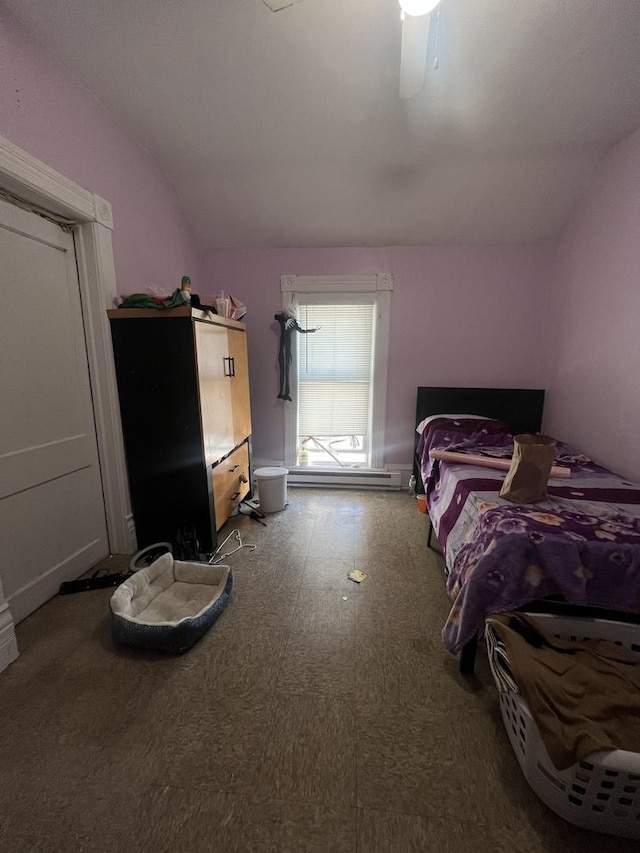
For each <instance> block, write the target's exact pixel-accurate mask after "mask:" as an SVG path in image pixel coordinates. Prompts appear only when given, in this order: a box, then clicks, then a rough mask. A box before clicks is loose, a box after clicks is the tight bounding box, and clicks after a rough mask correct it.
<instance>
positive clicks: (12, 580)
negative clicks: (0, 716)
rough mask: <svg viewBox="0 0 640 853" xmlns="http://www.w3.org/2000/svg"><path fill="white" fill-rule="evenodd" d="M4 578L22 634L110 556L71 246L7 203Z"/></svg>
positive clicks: (2, 218)
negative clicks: (66, 584) (62, 589)
mask: <svg viewBox="0 0 640 853" xmlns="http://www.w3.org/2000/svg"><path fill="white" fill-rule="evenodd" d="M0 294H1V295H2V303H1V307H0V390H1V393H2V396H1V398H0V399H1V403H0V577H1V578H2V585H3V587H4V594H5V597H6V599H7V601H8V602H9V606H10V608H11V612H12V614H13V617H14V620H15V621H16V622H18V621H20V620H21V619H23V618H24V617H25V616H27V615H28V614H29V613H31V612H32V611H33V610H35V609H36V608H37V607H39V606H40V605H41V604H43V603H44V602H45V601H46V600H47V599H49V598H51V597H52V596H53V595H55V593H56V592H57V590H58V587H59V585H60V583H61V581H63V580H70V579H72V578H75V577H78V576H79V575H80V574H82V573H83V572H85V571H86V570H87V569H89V568H91V566H93V565H95V563H96V562H98V561H99V560H100V559H102V558H103V557H105V556H106V555H107V554H108V550H109V548H108V541H107V531H106V522H105V513H104V499H103V494H102V481H101V477H100V467H99V463H98V450H97V444H96V433H95V424H94V418H93V409H92V404H91V388H90V384H89V370H88V364H87V352H86V344H85V337H84V328H83V322H82V311H81V305H80V292H79V287H78V278H77V269H76V258H75V251H74V245H73V238H72V237H71V235H70V234H68V233H65V232H64V231H62V229H61V228H59V227H58V226H57V225H55V224H53V223H52V222H48V221H47V220H45V219H42V217H39V216H37V215H35V214H33V213H29V212H27V211H24V210H21V209H19V208H17V207H14V206H13V205H10V204H7V203H5V202H2V201H0Z"/></svg>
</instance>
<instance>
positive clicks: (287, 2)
mask: <svg viewBox="0 0 640 853" xmlns="http://www.w3.org/2000/svg"><path fill="white" fill-rule="evenodd" d="M262 2H263V3H264V5H265V6H268V7H269V9H271V11H272V12H279V11H280V10H281V9H286V8H287V7H289V6H293V4H294V3H301V2H302V0H262Z"/></svg>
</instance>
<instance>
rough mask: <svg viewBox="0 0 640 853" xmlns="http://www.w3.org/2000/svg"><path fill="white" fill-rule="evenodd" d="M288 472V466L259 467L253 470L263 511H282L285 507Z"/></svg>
mask: <svg viewBox="0 0 640 853" xmlns="http://www.w3.org/2000/svg"><path fill="white" fill-rule="evenodd" d="M288 473H289V470H288V468H257V469H256V470H255V471H254V472H253V475H254V477H255V478H256V483H257V485H258V501H259V504H260V511H261V512H280V510H283V509H284V508H285V505H286V503H287V474H288Z"/></svg>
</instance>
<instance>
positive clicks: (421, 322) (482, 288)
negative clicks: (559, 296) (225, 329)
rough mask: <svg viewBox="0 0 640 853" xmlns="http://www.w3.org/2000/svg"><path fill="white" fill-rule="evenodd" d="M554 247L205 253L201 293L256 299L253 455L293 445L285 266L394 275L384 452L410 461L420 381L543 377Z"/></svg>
mask: <svg viewBox="0 0 640 853" xmlns="http://www.w3.org/2000/svg"><path fill="white" fill-rule="evenodd" d="M550 255H551V246H550V245H549V244H536V245H523V246H440V247H408V248H407V247H395V248H379V249H375V248H370V249H367V248H357V249H348V248H336V249H255V250H250V249H247V250H240V249H224V250H212V251H208V252H205V253H203V256H202V270H203V274H202V281H203V288H202V290H203V292H209V293H215V292H216V291H217V290H220V289H224V290H228V291H230V292H231V293H233V294H234V295H237V296H239V297H240V298H241V299H242V301H243V302H245V303H246V305H247V306H248V313H247V316H246V322H247V326H248V332H249V358H250V370H251V401H252V408H253V431H254V439H253V442H254V443H253V448H254V456H255V457H256V458H257V459H259V460H270V461H277V460H282V458H283V454H284V449H283V430H284V427H283V408H282V407H283V406H284V405H286V404H285V403H283V402H281V401H279V400H276V394H277V371H276V356H277V343H278V334H277V328H276V324H275V323H274V322H273V315H274V313H275V312H276V311H278V310H280V307H281V294H280V276H281V275H283V274H288V273H291V274H296V275H337V274H346V275H353V274H356V273H376V272H391V273H393V276H394V292H393V296H392V309H391V342H390V347H391V351H390V362H389V393H388V402H387V424H386V426H387V449H386V454H385V456H386V462H387V463H388V464H399V465H402V464H404V465H409V464H410V463H411V459H412V453H413V426H414V416H415V397H416V388H417V386H418V385H461V386H464V385H471V386H473V385H487V386H493V387H498V386H505V387H510V386H511V387H516V386H517V387H540V386H541V384H542V381H543V374H542V367H543V365H542V359H543V350H542V347H541V338H542V335H543V328H544V317H545V311H546V304H545V297H544V292H545V289H546V283H547V281H546V280H547V272H548V264H549V259H550Z"/></svg>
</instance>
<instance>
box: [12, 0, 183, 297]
mask: <svg viewBox="0 0 640 853" xmlns="http://www.w3.org/2000/svg"><path fill="white" fill-rule="evenodd" d="M0 134H2V136H4V137H6V138H7V139H9V140H10V141H11V142H13V143H14V144H15V145H18V146H20V147H21V148H23V149H24V150H25V151H27V152H29V153H30V154H32V155H33V156H35V157H37V158H39V159H40V160H42V161H43V162H45V163H46V164H47V165H49V166H52V167H53V168H54V169H57V170H58V171H59V172H61V173H62V174H63V175H65V176H66V177H68V178H71V179H72V180H74V181H76V183H78V184H80V185H81V186H83V187H84V188H85V189H88V190H92V191H93V192H96V193H98V194H99V195H101V196H103V197H104V198H106V199H108V200H109V201H110V202H111V204H112V207H113V217H114V225H115V230H114V234H113V245H114V256H115V264H116V273H117V276H118V284H119V288H120V290H121V291H127V290H129V291H130V290H131V289H132V288H135V289H136V290H143V289H145V288H147V287H150V286H154V285H160V286H169V287H175V286H177V285H176V283H178V285H179V282H180V277H181V276H182V275H184V274H190V275H191V276H192V277H193V278H194V284H195V283H196V282H197V276H198V259H197V252H196V246H195V243H194V240H193V237H192V234H191V231H190V229H189V227H188V225H187V222H186V220H185V218H184V216H183V214H182V212H181V211H180V208H179V205H178V201H177V197H176V195H175V193H174V192H173V190H172V188H171V187H170V186H169V185H168V184H167V182H166V181H165V179H164V178H163V176H162V174H161V173H160V171H159V169H158V168H157V167H156V165H155V164H154V163H153V162H152V161H151V160H150V158H149V157H148V156H147V155H146V154H145V153H144V152H143V151H142V150H141V149H140V148H139V147H137V146H136V145H135V144H133V143H132V142H131V141H130V140H129V139H127V137H126V136H125V135H124V134H123V133H122V132H121V131H120V129H119V128H118V126H117V125H116V123H115V122H114V120H113V119H112V117H111V116H110V115H109V114H108V112H106V110H105V109H104V108H103V107H102V106H101V105H100V104H99V103H98V102H97V101H96V100H95V99H94V98H93V97H92V96H91V95H90V94H89V92H87V90H86V89H84V88H83V87H82V86H81V85H80V84H79V83H78V81H77V80H76V79H75V78H74V77H72V76H71V75H70V74H69V73H68V72H67V71H66V70H65V69H63V68H61V67H60V66H59V65H57V64H56V63H55V62H53V61H52V60H51V59H50V58H49V56H48V55H47V54H46V52H45V51H44V50H43V49H42V48H41V47H40V46H39V45H37V44H36V43H35V42H33V41H32V40H31V39H30V38H29V37H28V36H27V35H26V34H25V33H24V31H23V30H22V28H21V27H20V26H19V25H18V24H17V23H16V22H15V21H14V19H13V18H12V17H10V16H9V15H8V14H7V13H6V12H5V11H4V10H2V9H0Z"/></svg>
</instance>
